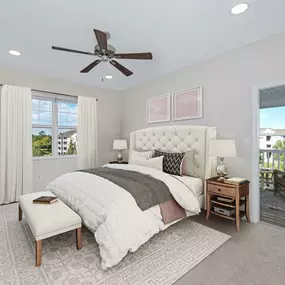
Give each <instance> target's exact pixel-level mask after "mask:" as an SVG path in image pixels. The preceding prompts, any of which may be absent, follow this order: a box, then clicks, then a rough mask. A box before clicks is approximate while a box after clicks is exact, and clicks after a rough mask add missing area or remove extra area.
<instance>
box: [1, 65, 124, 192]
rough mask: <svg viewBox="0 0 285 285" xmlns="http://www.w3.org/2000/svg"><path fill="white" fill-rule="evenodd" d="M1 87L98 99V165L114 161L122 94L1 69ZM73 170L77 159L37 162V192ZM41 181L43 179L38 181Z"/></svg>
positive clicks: (35, 177)
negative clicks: (6, 86)
mask: <svg viewBox="0 0 285 285" xmlns="http://www.w3.org/2000/svg"><path fill="white" fill-rule="evenodd" d="M0 83H1V84H11V85H18V86H25V87H30V88H32V89H39V90H43V91H49V92H57V93H64V94H69V95H76V96H89V97H95V98H98V99H99V101H98V162H99V164H100V165H102V164H104V163H107V162H108V161H110V160H113V159H114V157H115V153H114V152H113V151H112V143H113V140H114V139H115V138H119V137H120V120H121V100H120V99H121V98H120V93H119V92H116V91H111V90H105V89H100V88H95V87H94V88H93V87H88V86H84V85H80V84H73V83H70V82H64V81H60V80H56V79H49V78H43V77H37V76H32V75H29V74H27V73H20V72H17V71H15V70H7V69H5V70H3V69H0ZM73 170H76V159H75V158H69V159H62V158H59V159H46V160H35V161H34V191H41V190H42V189H44V187H45V185H46V184H47V183H48V182H49V181H51V180H52V179H54V178H56V177H58V176H60V175H61V174H63V173H67V172H70V171H73ZM38 177H40V179H39V180H38Z"/></svg>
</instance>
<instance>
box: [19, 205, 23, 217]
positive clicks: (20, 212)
mask: <svg viewBox="0 0 285 285" xmlns="http://www.w3.org/2000/svg"><path fill="white" fill-rule="evenodd" d="M22 216H23V211H22V209H21V206H20V205H19V221H22Z"/></svg>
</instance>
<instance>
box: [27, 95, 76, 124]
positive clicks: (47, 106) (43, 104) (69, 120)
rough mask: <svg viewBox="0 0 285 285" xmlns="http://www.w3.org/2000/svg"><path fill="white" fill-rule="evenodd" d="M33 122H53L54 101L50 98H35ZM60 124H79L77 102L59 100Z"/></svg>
mask: <svg viewBox="0 0 285 285" xmlns="http://www.w3.org/2000/svg"><path fill="white" fill-rule="evenodd" d="M32 103H33V115H32V120H33V124H37V125H51V124H52V102H51V101H48V100H37V99H33V100H32ZM58 125H60V126H76V125H77V104H73V103H65V102H58Z"/></svg>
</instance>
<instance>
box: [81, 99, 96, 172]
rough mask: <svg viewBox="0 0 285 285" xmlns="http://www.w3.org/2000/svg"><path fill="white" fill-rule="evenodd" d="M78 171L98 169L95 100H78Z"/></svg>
mask: <svg viewBox="0 0 285 285" xmlns="http://www.w3.org/2000/svg"><path fill="white" fill-rule="evenodd" d="M77 118H78V119H77V142H78V146H77V166H78V169H87V168H94V167H97V102H96V99H95V98H90V97H81V96H80V97H79V98H78V117H77Z"/></svg>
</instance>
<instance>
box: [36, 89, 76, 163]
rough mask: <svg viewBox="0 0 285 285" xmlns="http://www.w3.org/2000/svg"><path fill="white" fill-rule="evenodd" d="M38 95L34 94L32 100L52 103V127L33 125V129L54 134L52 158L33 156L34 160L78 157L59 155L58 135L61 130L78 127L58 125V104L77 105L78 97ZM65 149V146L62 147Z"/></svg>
mask: <svg viewBox="0 0 285 285" xmlns="http://www.w3.org/2000/svg"><path fill="white" fill-rule="evenodd" d="M36 93H37V94H32V99H36V100H46V101H50V102H52V124H51V125H44V124H32V129H34V128H42V129H51V134H52V152H51V155H50V156H33V159H35V160H38V159H59V158H60V159H62V158H73V157H76V156H77V155H76V154H64V155H59V154H58V151H59V150H58V135H59V130H62V129H63V130H64V129H66V130H70V129H76V131H77V126H68V125H67V126H61V125H58V104H57V103H59V102H65V103H73V104H77V97H75V96H67V95H66V96H65V95H58V94H52V93H51V94H49V95H47V94H41V93H39V92H36ZM43 93H44V92H43ZM62 147H63V145H62Z"/></svg>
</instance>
